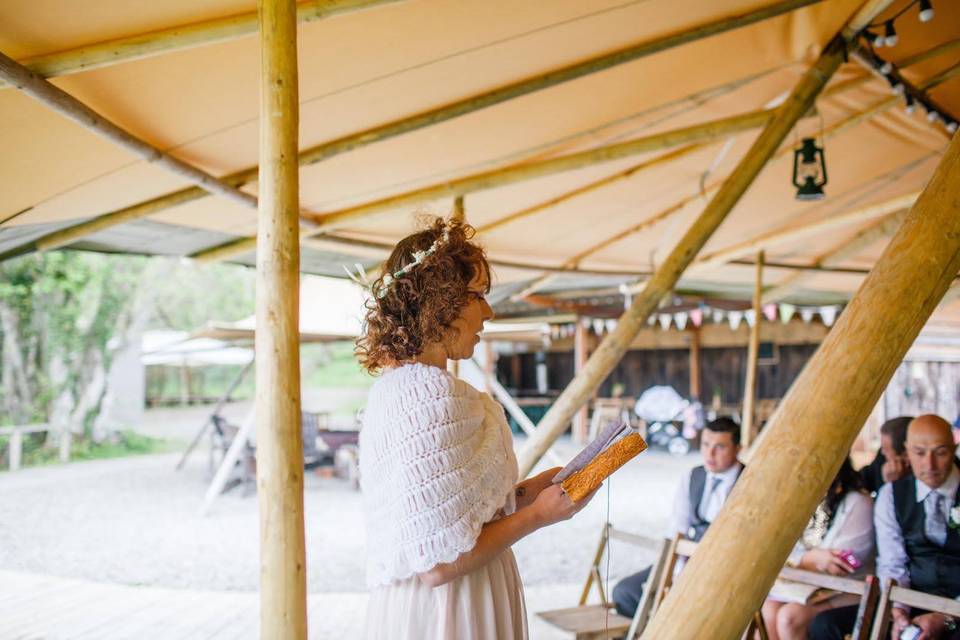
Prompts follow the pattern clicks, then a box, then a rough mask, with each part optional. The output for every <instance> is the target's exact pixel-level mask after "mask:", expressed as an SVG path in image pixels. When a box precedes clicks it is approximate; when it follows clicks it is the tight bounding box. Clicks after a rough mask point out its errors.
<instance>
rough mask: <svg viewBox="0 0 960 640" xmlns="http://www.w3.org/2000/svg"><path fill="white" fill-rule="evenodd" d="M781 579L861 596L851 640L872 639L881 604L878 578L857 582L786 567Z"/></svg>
mask: <svg viewBox="0 0 960 640" xmlns="http://www.w3.org/2000/svg"><path fill="white" fill-rule="evenodd" d="M780 577H781V578H784V579H786V580H793V581H794V582H802V583H803V584H809V585H812V586H815V587H821V588H823V589H830V590H832V591H837V592H839V593H848V594H851V595H855V596H859V598H860V603H859V607H858V609H857V620H856V623H855V624H854V627H853V633H852V634H850V638H851V640H867V639H868V638H869V637H870V627H871V626H872V623H873V617H874V615H875V613H876V611H877V606H878V604H879V602H880V583H879V581H878V580H877V578H876V576H866V577H865V578H864V579H863V580H857V579H856V578H845V577H843V576H832V575H830V574H827V573H817V572H816V571H805V570H803V569H794V568H791V567H785V568H784V569H783V570H781V571H780Z"/></svg>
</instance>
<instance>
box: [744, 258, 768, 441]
mask: <svg viewBox="0 0 960 640" xmlns="http://www.w3.org/2000/svg"><path fill="white" fill-rule="evenodd" d="M763 259H764V255H763V251H761V252H760V253H758V254H757V270H756V278H755V280H754V283H753V326H751V327H750V340H749V341H748V343H747V379H746V380H745V381H744V384H743V419H742V420H741V422H740V444H741V445H742V446H743V448H744V449H745V450H749V448H750V445H751V444H752V443H753V439H754V438H755V437H756V435H757V427H756V425H755V424H754V421H755V419H756V411H757V410H756V404H757V360H759V356H760V319H761V318H762V317H763V309H761V302H760V297H761V296H762V295H763Z"/></svg>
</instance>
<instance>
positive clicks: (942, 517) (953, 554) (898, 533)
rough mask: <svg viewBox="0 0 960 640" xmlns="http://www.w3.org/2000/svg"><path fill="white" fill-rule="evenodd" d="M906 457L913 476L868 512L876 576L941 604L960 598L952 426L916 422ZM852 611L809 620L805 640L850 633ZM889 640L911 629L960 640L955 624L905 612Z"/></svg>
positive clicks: (958, 490)
mask: <svg viewBox="0 0 960 640" xmlns="http://www.w3.org/2000/svg"><path fill="white" fill-rule="evenodd" d="M907 455H908V456H909V457H910V467H911V469H912V470H913V475H907V476H904V477H903V478H901V479H900V480H897V481H896V482H892V483H887V484H885V485H883V487H882V488H881V489H880V493H879V495H878V496H877V504H876V508H875V512H874V521H875V525H876V530H877V549H878V551H879V555H878V557H877V576H878V577H879V578H880V580H881V582H886V580H887V579H888V578H893V579H894V580H896V581H897V584H899V585H900V586H902V587H909V588H911V589H914V590H917V591H923V592H924V593H931V594H934V595H938V596H944V597H947V598H958V597H960V529H958V526H957V525H958V524H960V522H955V521H954V520H955V519H956V518H955V516H953V515H951V510H952V509H953V507H954V505H957V504H958V503H960V469H958V467H960V462H958V461H957V459H956V458H955V457H954V453H953V438H952V436H951V434H950V424H949V423H948V422H947V421H946V420H944V419H943V418H940V417H938V416H934V415H925V416H920V417H918V418H915V419H914V420H913V421H911V422H910V426H909V428H908V429H907ZM856 613H857V607H842V608H839V609H833V610H832V611H826V612H824V613H821V614H819V615H818V616H817V617H816V618H814V619H813V622H811V624H810V628H809V637H810V638H813V639H814V640H826V639H832V638H836V639H837V640H840V639H841V638H843V636H844V634H846V633H850V632H851V631H852V630H853V625H854V622H855V619H856ZM891 617H892V618H893V625H892V634H891V637H892V638H895V639H898V638H900V634H901V632H902V631H903V629H905V628H906V627H907V626H909V625H911V624H912V625H915V626H917V627H919V628H920V629H921V631H922V632H923V635H922V636H920V637H922V638H924V640H936V639H939V638H950V639H951V640H954V639H960V631H958V630H957V621H956V620H954V619H953V618H951V617H949V616H945V615H942V614H939V613H926V612H921V611H914V612H912V616H911V612H910V610H909V609H908V608H906V607H904V606H902V605H897V606H896V607H895V608H894V609H893V611H892V613H891Z"/></svg>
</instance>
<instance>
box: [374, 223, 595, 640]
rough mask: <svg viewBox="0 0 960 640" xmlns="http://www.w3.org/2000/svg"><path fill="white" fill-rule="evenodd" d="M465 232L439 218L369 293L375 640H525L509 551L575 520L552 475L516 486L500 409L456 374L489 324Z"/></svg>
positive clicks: (402, 250)
mask: <svg viewBox="0 0 960 640" xmlns="http://www.w3.org/2000/svg"><path fill="white" fill-rule="evenodd" d="M473 234H474V231H473V229H472V228H471V227H469V226H468V225H466V224H462V223H459V222H444V221H443V220H441V219H434V220H433V221H432V222H431V223H430V225H429V226H428V227H427V228H426V229H424V230H423V231H420V232H418V233H415V234H413V235H411V236H409V237H407V238H404V239H403V240H401V241H400V243H399V244H397V246H396V248H395V249H394V250H393V252H392V253H391V255H390V257H389V259H388V260H387V261H386V263H385V265H384V268H383V275H382V276H381V277H380V278H379V279H378V280H376V281H375V282H374V283H373V284H372V286H371V297H370V301H369V303H368V307H367V314H366V321H365V328H364V333H363V335H362V336H361V338H360V339H359V340H358V342H357V355H358V357H359V359H360V362H361V364H362V366H363V367H364V368H366V369H367V370H368V371H370V372H372V373H376V372H380V373H381V374H382V375H381V376H380V378H379V379H378V380H377V381H376V382H375V383H374V385H373V387H372V388H371V390H370V396H369V399H368V402H367V407H366V410H365V412H364V418H363V428H362V430H361V432H360V474H361V475H360V477H361V486H362V489H363V494H364V496H363V498H364V512H365V517H366V523H367V555H368V561H367V582H368V585H369V587H370V588H371V595H370V602H369V605H368V610H367V630H366V637H368V638H384V637H389V638H395V639H409V640H422V639H438V640H439V639H440V638H472V639H477V640H481V639H490V640H494V639H506V640H509V639H511V638H526V637H527V626H526V610H525V607H524V602H523V587H522V584H521V582H520V576H519V573H518V571H517V565H516V561H515V560H514V557H513V553H512V551H511V550H510V546H511V545H512V544H513V543H514V542H516V541H517V540H519V539H520V538H522V537H524V536H526V535H528V534H530V533H532V532H533V531H535V530H537V529H539V528H541V527H544V526H547V525H550V524H553V523H555V522H558V521H561V520H565V519H567V518H570V517H571V516H573V514H574V513H576V512H577V511H578V510H579V509H581V508H582V507H583V506H584V505H585V504H586V502H587V500H586V499H585V500H583V501H581V502H578V503H576V504H574V503H573V502H572V501H571V500H570V498H569V497H567V495H566V494H565V493H563V491H562V489H561V488H560V487H559V485H553V484H552V483H551V479H552V478H553V476H554V475H555V474H556V473H557V471H559V469H550V470H548V471H545V472H544V473H541V474H539V475H537V476H534V477H533V478H531V479H529V480H526V481H525V482H523V483H520V484H516V482H517V462H516V458H515V457H514V454H513V440H512V435H511V432H510V429H509V427H508V426H507V423H506V420H505V417H504V413H503V409H502V408H501V407H500V406H499V405H498V404H497V403H496V402H494V401H493V400H492V399H491V398H490V396H488V395H487V394H485V393H481V392H479V391H477V390H476V389H474V388H473V387H471V386H470V385H468V384H467V383H465V382H463V381H462V380H459V379H457V378H455V377H454V376H452V375H451V374H449V373H448V372H447V370H446V364H447V360H448V359H464V358H469V357H470V356H471V355H472V354H473V350H474V347H475V346H476V345H477V343H478V342H479V340H480V337H479V334H480V332H481V331H482V330H483V323H484V321H486V320H489V319H491V318H492V317H493V311H492V310H491V308H490V305H489V304H487V301H486V299H485V295H486V293H487V292H488V291H489V289H490V266H489V263H488V262H487V260H486V258H485V256H484V252H483V249H482V248H481V247H480V246H478V245H477V244H475V243H474V242H473Z"/></svg>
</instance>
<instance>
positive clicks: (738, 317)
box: [727, 311, 743, 331]
mask: <svg viewBox="0 0 960 640" xmlns="http://www.w3.org/2000/svg"><path fill="white" fill-rule="evenodd" d="M727 320H728V321H729V322H730V328H731V329H733V330H734V331H736V330H737V329H738V328H739V327H740V322H741V321H742V320H743V311H730V312H729V313H727Z"/></svg>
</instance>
